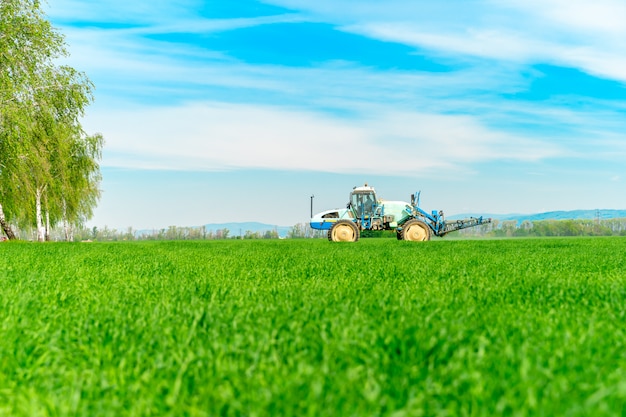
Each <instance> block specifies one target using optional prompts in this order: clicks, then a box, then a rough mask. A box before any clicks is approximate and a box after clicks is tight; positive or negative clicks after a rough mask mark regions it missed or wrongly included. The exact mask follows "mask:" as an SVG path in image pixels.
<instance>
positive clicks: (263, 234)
mask: <svg viewBox="0 0 626 417" xmlns="http://www.w3.org/2000/svg"><path fill="white" fill-rule="evenodd" d="M17 233H19V234H20V238H21V239H23V240H37V231H36V228H34V227H29V228H24V229H17ZM361 236H362V237H363V238H366V237H367V238H381V237H388V238H393V237H395V232H394V231H380V232H376V231H363V232H361ZM565 236H626V218H616V219H604V220H599V221H597V220H538V221H532V222H531V221H528V220H526V221H523V222H517V221H515V220H506V221H499V220H494V221H493V223H491V224H484V225H481V226H477V227H474V228H469V229H464V230H459V231H456V232H452V233H450V234H449V235H448V236H447V237H445V238H444V239H450V238H452V239H455V238H458V239H464V238H521V237H565ZM326 237H327V234H326V232H325V231H322V230H315V229H312V228H311V227H310V226H309V225H308V224H307V223H297V224H295V225H293V226H292V227H291V228H290V229H289V231H288V232H287V234H286V235H284V236H281V235H280V234H279V233H278V231H277V230H276V229H271V230H264V231H251V230H246V231H237V232H234V231H232V230H229V229H228V228H223V229H218V230H210V229H208V228H206V227H204V226H201V227H179V226H170V227H167V228H162V229H157V230H153V231H152V232H145V231H144V232H141V233H140V232H138V231H136V230H134V229H133V228H132V227H128V228H126V229H125V230H117V229H112V228H108V227H106V226H105V227H104V228H98V227H92V228H88V227H85V226H81V227H78V228H76V230H75V231H74V235H73V241H76V242H79V241H101V242H105V241H133V240H136V241H140V240H162V241H165V240H225V239H230V240H232V239H241V240H251V239H258V240H261V239H326ZM51 240H54V241H62V240H66V236H65V231H64V229H63V227H56V228H53V229H52V230H51Z"/></svg>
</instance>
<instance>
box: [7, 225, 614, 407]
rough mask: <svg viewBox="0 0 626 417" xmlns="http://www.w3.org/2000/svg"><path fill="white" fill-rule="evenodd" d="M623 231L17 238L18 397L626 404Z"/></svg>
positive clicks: (13, 304)
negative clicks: (335, 238)
mask: <svg viewBox="0 0 626 417" xmlns="http://www.w3.org/2000/svg"><path fill="white" fill-rule="evenodd" d="M625 245H626V240H624V238H615V237H614V238H567V239H566V238H559V239H523V240H480V241H445V240H437V241H431V242H428V243H418V244H415V243H412V242H403V241H397V240H395V239H369V240H363V241H361V242H359V243H358V244H332V243H329V242H327V241H323V240H283V241H279V240H239V241H233V240H230V241H211V242H130V243H85V244H69V243H68V244H63V243H61V244H46V245H34V244H28V243H5V244H2V245H0V254H1V256H2V257H3V259H7V260H10V261H9V262H4V263H2V264H1V265H0V326H1V334H2V337H1V338H0V415H3V416H4V415H6V416H9V415H10V416H33V415H39V416H53V415H54V416H65V415H84V416H103V415H115V416H125V415H129V416H148V415H159V416H168V415H171V416H184V415H188V416H214V415H227V416H228V415H231V416H238V415H249V416H296V415H297V416H305V415H308V416H321V415H323V416H351V415H353V416H356V415H359V416H431V415H438V416H464V415H480V416H493V415H517V416H530V415H532V416H534V415H544V416H553V415H571V416H577V415H580V416H583V415H584V416H587V415H593V416H612V415H621V414H623V413H624V412H625V411H626V385H625V384H624V381H625V380H626V356H625V355H624V350H625V348H626V332H625V331H624V324H623V323H624V320H625V315H626V255H625V251H624V247H625Z"/></svg>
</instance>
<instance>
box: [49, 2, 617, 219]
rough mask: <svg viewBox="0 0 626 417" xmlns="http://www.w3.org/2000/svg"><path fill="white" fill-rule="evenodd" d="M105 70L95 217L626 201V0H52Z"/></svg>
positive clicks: (92, 127) (94, 70)
mask: <svg viewBox="0 0 626 417" xmlns="http://www.w3.org/2000/svg"><path fill="white" fill-rule="evenodd" d="M46 10H47V14H48V17H49V18H50V20H51V21H52V23H53V25H54V26H55V27H57V28H58V29H59V30H60V31H61V32H62V33H63V34H65V36H66V41H67V43H68V45H69V50H70V53H71V56H70V58H69V59H68V62H69V64H71V65H72V66H74V67H75V68H77V69H79V70H82V71H84V72H86V73H87V75H88V76H89V77H90V79H91V80H92V81H93V82H94V83H95V85H96V95H95V102H94V104H93V105H92V106H91V107H90V108H89V109H88V112H87V115H86V117H85V119H84V127H85V129H86V130H87V131H88V132H89V133H95V132H100V133H102V134H103V135H104V138H105V140H106V145H105V149H104V157H103V160H102V174H103V182H102V189H103V195H102V199H101V201H100V204H99V206H98V208H97V209H96V211H95V216H94V218H93V219H92V220H91V221H90V222H89V225H96V226H98V227H104V226H105V225H106V226H108V227H109V228H117V229H126V228H127V227H129V226H132V227H134V228H135V229H146V228H147V229H158V228H163V227H167V226H170V225H177V226H194V225H201V224H205V223H221V222H231V221H261V222H266V223H271V224H278V225H292V224H295V223H298V222H306V221H308V217H309V205H310V196H311V195H315V199H314V205H315V211H322V210H324V209H330V208H334V207H342V206H344V205H345V203H346V202H347V197H348V193H349V191H350V190H351V189H352V187H353V186H355V185H362V184H363V183H365V182H367V183H369V184H371V185H374V186H375V187H376V189H377V191H378V194H379V196H380V197H383V198H386V199H392V200H408V198H409V195H410V194H411V193H413V192H415V191H418V190H421V191H422V198H421V201H422V207H423V208H424V209H426V210H434V209H436V210H444V211H445V212H446V214H449V215H452V214H459V213H478V214H479V213H536V212H543V211H552V210H573V209H598V208H599V209H607V208H615V209H623V208H626V192H625V191H626V190H625V181H626V163H625V161H626V42H625V41H624V39H626V23H625V22H626V3H624V2H623V0H595V1H594V2H589V1H586V0H499V1H496V0H449V1H445V2H439V1H425V0H387V1H385V2H381V1H373V0H372V1H370V0H358V1H357V0H343V1H339V0H316V1H314V2H313V1H304V0H269V1H253V0H237V1H224V0H215V1H213V0H211V1H196V0H177V1H167V0H152V1H143V0H136V1H128V0H126V1H119V0H102V1H99V2H84V1H78V0H49V2H48V5H47V6H46Z"/></svg>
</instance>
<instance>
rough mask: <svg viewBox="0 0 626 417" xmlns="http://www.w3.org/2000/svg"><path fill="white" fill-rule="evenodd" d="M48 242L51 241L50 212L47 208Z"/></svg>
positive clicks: (46, 238)
mask: <svg viewBox="0 0 626 417" xmlns="http://www.w3.org/2000/svg"><path fill="white" fill-rule="evenodd" d="M45 240H46V242H49V241H50V212H49V211H48V209H47V208H46V237H45Z"/></svg>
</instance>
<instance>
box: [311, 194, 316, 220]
mask: <svg viewBox="0 0 626 417" xmlns="http://www.w3.org/2000/svg"><path fill="white" fill-rule="evenodd" d="M314 198H315V195H313V194H311V217H313V199H314Z"/></svg>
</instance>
